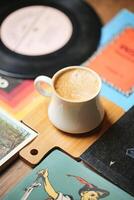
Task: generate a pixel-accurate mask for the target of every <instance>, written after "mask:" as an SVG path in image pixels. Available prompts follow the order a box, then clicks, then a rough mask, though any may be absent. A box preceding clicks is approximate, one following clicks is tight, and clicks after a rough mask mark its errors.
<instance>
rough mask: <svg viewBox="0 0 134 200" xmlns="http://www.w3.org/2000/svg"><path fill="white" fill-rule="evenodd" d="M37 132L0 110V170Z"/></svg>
mask: <svg viewBox="0 0 134 200" xmlns="http://www.w3.org/2000/svg"><path fill="white" fill-rule="evenodd" d="M36 136H37V133H36V132H35V131H33V130H32V129H30V128H28V127H27V126H26V125H24V124H23V123H21V122H19V121H17V120H15V119H14V118H13V117H11V116H10V115H9V114H7V113H6V112H5V111H4V110H0V170H1V168H2V167H3V165H4V164H5V163H6V162H7V161H8V160H9V159H11V158H12V157H13V156H14V155H15V154H16V153H17V152H18V151H19V150H20V149H22V148H23V147H24V146H25V145H26V144H28V143H29V142H30V141H31V140H33V139H34V138H35V137H36Z"/></svg>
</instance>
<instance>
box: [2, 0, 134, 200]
mask: <svg viewBox="0 0 134 200" xmlns="http://www.w3.org/2000/svg"><path fill="white" fill-rule="evenodd" d="M87 2H88V3H90V4H91V5H92V6H93V7H94V9H95V10H96V12H97V13H98V14H99V16H100V17H101V20H102V22H103V24H105V23H107V22H108V21H109V20H110V19H112V17H113V16H114V15H115V14H116V13H117V12H119V11H120V9H122V8H127V9H129V10H130V11H133V12H134V1H132V0H127V1H126V0H108V1H107V0H101V1H99V0H87ZM116 112H117V113H118V115H122V114H123V112H122V110H121V109H119V110H118V109H115V113H116ZM114 118H115V117H114ZM117 118H118V117H117ZM26 120H27V122H28V120H29V123H30V125H32V123H34V121H33V122H32V120H31V119H29V118H27V119H26ZM38 128H40V127H38ZM95 138H96V139H97V135H95V136H94V140H95ZM88 140H90V139H89V138H88ZM91 140H92V138H91ZM90 143H91V141H90ZM80 145H81V144H80ZM73 148H75V145H74V147H73ZM68 150H70V152H71V151H73V149H72V145H70V146H68ZM80 151H81V148H80ZM31 169H32V168H31V167H30V166H29V165H28V164H27V163H25V162H24V160H22V159H20V158H18V159H16V160H15V161H14V162H13V163H12V164H11V165H10V166H9V167H8V168H7V169H6V170H4V171H3V172H2V174H1V175H0V198H1V197H2V196H3V195H5V194H6V192H8V191H9V190H10V189H11V188H12V187H13V186H14V185H15V184H16V183H17V182H18V181H20V180H21V179H22V177H24V176H25V175H26V174H27V173H28V172H29V171H30V170H31Z"/></svg>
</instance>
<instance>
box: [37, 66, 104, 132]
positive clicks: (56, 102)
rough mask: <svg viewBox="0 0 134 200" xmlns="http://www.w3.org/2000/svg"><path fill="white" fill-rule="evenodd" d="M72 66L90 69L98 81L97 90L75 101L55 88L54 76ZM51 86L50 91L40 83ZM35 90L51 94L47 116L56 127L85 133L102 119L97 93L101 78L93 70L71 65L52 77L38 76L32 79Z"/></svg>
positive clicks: (84, 68) (101, 108)
mask: <svg viewBox="0 0 134 200" xmlns="http://www.w3.org/2000/svg"><path fill="white" fill-rule="evenodd" d="M71 68H72V69H73V68H83V70H90V72H92V73H93V74H94V76H96V79H97V80H98V82H99V86H98V91H97V93H96V94H95V95H94V96H93V97H92V98H89V99H88V100H86V101H80V102H75V101H71V100H67V99H65V98H63V97H61V96H60V95H59V94H58V93H57V92H56V90H55V87H54V84H55V80H56V78H57V77H58V76H59V75H60V74H61V73H64V71H66V70H68V69H71ZM42 82H44V83H47V84H49V85H50V86H51V89H52V91H51V93H50V92H48V91H47V90H46V89H44V88H43V87H41V83H42ZM34 84H35V87H36V89H37V91H38V92H39V93H40V94H41V95H43V96H51V101H50V104H49V107H48V117H49V120H50V121H51V122H52V124H53V125H54V126H55V127H57V128H58V129H60V130H62V131H64V132H68V133H73V134H79V133H85V132H89V131H91V130H93V129H95V128H97V127H98V126H99V125H100V123H101V122H102V120H103V117H104V110H103V107H102V105H101V102H100V98H99V93H100V90H101V78H100V77H99V75H98V74H97V73H96V72H94V71H93V70H91V69H89V68H87V67H79V66H71V67H66V68H63V69H61V70H60V71H58V72H57V73H56V74H55V75H54V76H53V77H52V79H51V78H49V77H48V76H44V75H42V76H38V77H37V78H36V79H35V81H34Z"/></svg>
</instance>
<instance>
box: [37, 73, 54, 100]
mask: <svg viewBox="0 0 134 200" xmlns="http://www.w3.org/2000/svg"><path fill="white" fill-rule="evenodd" d="M41 82H43V83H47V84H48V85H50V86H52V79H51V78H49V77H48V76H43V75H42V76H38V77H37V78H36V79H35V80H34V86H35V88H36V90H37V91H38V92H39V93H40V94H41V95H43V96H45V97H50V96H52V93H51V92H49V91H47V90H45V89H44V88H43V87H41Z"/></svg>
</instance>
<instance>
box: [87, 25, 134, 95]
mask: <svg viewBox="0 0 134 200" xmlns="http://www.w3.org/2000/svg"><path fill="white" fill-rule="evenodd" d="M88 66H89V67H90V68H92V69H93V70H95V71H96V72H98V73H99V74H100V76H101V77H102V79H103V80H104V81H106V82H107V83H108V84H110V85H111V86H113V87H114V88H115V89H117V90H118V91H119V92H122V93H123V94H125V95H126V96H129V95H130V94H131V93H132V92H133V90H134V28H133V27H126V28H125V29H123V31H122V32H121V33H120V34H118V35H117V36H115V38H113V39H112V40H111V42H109V43H108V44H106V45H105V47H103V48H102V49H100V50H99V52H98V53H97V54H96V55H95V56H94V57H93V58H92V59H91V60H90V61H89V63H88Z"/></svg>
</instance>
